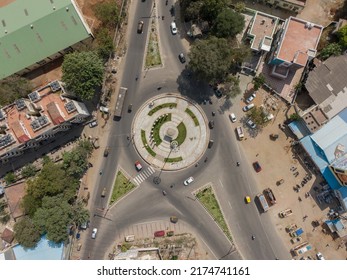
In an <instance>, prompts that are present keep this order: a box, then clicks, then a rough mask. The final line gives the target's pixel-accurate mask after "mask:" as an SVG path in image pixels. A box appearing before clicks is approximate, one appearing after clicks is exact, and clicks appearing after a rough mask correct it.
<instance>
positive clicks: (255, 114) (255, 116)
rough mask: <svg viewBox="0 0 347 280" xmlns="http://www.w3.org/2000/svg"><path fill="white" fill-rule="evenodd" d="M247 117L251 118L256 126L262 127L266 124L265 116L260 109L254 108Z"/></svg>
mask: <svg viewBox="0 0 347 280" xmlns="http://www.w3.org/2000/svg"><path fill="white" fill-rule="evenodd" d="M247 116H248V117H249V118H251V119H252V120H253V121H254V122H255V123H256V124H257V125H258V126H264V124H265V122H266V114H265V112H264V110H262V108H260V107H258V106H254V107H253V108H252V109H251V110H250V111H249V112H248V113H247Z"/></svg>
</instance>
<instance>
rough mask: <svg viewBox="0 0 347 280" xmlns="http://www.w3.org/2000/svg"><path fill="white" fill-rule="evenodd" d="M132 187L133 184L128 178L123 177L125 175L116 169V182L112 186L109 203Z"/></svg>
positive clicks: (133, 186)
mask: <svg viewBox="0 0 347 280" xmlns="http://www.w3.org/2000/svg"><path fill="white" fill-rule="evenodd" d="M133 188H135V184H133V183H132V182H130V180H129V179H128V178H127V177H125V175H124V174H123V173H122V172H121V171H118V173H117V177H116V182H115V183H114V186H113V190H112V196H111V201H110V203H111V204H112V203H114V202H116V201H117V200H118V199H120V198H121V197H122V196H124V195H125V194H127V193H128V192H130V191H131V190H132V189H133Z"/></svg>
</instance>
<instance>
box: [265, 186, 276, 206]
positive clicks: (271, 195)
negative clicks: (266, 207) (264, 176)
mask: <svg viewBox="0 0 347 280" xmlns="http://www.w3.org/2000/svg"><path fill="white" fill-rule="evenodd" d="M264 193H265V195H266V197H267V199H268V201H269V202H270V204H271V205H274V204H276V202H277V201H276V197H275V195H274V193H273V191H272V189H270V188H267V189H265V190H264Z"/></svg>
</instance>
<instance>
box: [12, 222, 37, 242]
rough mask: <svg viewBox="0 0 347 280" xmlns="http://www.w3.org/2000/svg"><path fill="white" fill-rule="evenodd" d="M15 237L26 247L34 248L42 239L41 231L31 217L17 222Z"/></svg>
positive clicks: (14, 228)
mask: <svg viewBox="0 0 347 280" xmlns="http://www.w3.org/2000/svg"><path fill="white" fill-rule="evenodd" d="M13 230H14V237H15V239H16V240H17V241H18V242H19V243H20V244H21V245H22V246H24V247H26V248H32V247H34V246H35V245H36V244H37V242H38V241H39V240H40V238H41V237H40V232H39V230H38V229H37V227H36V226H35V225H34V223H33V221H32V220H31V219H30V218H29V217H24V218H23V219H20V220H19V221H18V222H17V223H15V225H14V227H13Z"/></svg>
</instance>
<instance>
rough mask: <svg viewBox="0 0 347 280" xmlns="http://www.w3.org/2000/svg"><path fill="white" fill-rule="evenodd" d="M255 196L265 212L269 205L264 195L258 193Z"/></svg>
mask: <svg viewBox="0 0 347 280" xmlns="http://www.w3.org/2000/svg"><path fill="white" fill-rule="evenodd" d="M257 197H258V199H259V202H260V205H261V207H262V208H263V211H264V212H266V211H267V210H269V205H268V204H267V201H266V198H265V196H264V195H263V194H262V193H260V194H258V195H257Z"/></svg>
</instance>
